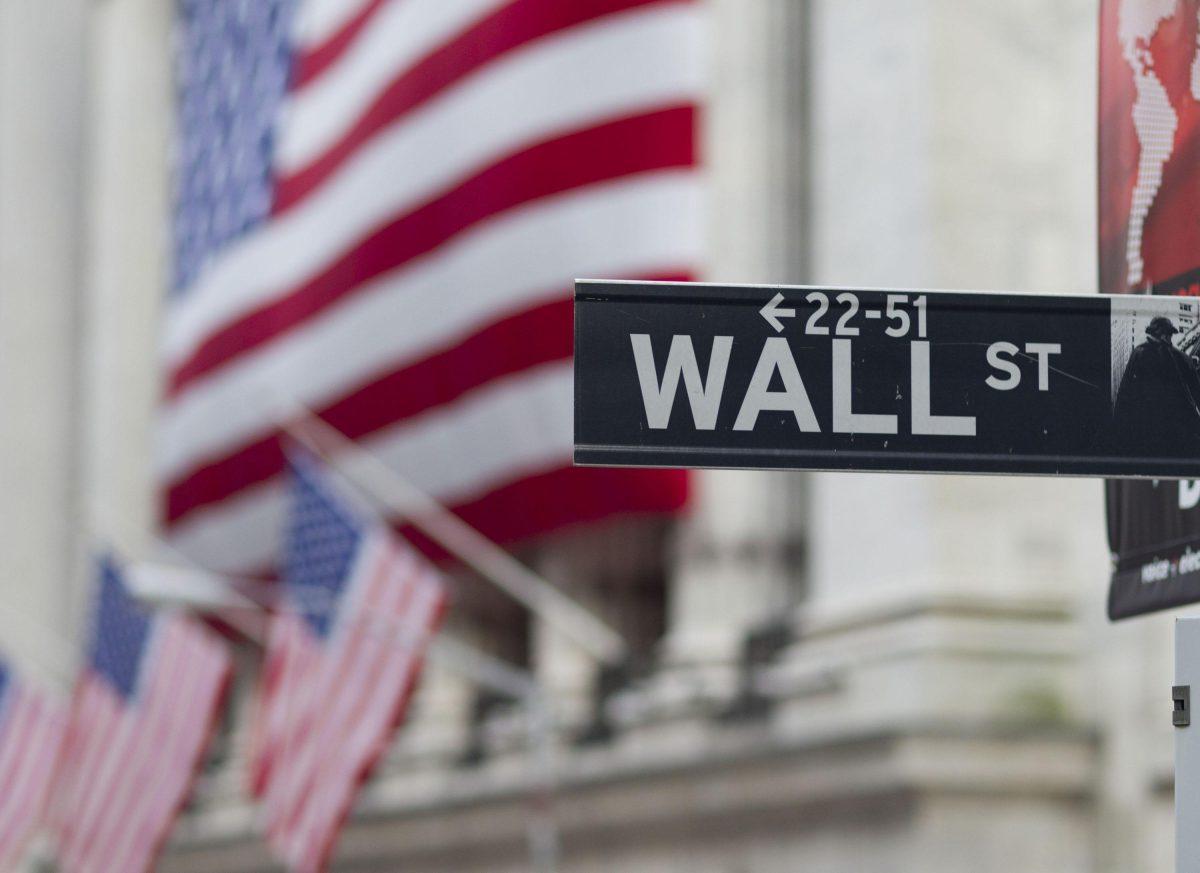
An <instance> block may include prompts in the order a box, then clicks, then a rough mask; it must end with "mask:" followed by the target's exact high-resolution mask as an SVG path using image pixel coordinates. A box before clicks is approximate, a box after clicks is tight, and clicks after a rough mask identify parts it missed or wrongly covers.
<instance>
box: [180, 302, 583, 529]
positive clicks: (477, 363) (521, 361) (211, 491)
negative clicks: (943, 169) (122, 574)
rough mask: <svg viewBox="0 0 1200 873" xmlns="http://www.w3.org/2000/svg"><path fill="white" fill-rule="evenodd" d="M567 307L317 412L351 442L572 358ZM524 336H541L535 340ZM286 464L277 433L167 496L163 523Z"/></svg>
mask: <svg viewBox="0 0 1200 873" xmlns="http://www.w3.org/2000/svg"><path fill="white" fill-rule="evenodd" d="M573 317H574V307H573V306H572V305H571V302H570V301H569V300H568V299H566V298H565V297H564V296H563V295H562V294H555V295H554V298H553V300H552V302H550V303H547V304H545V305H543V306H541V307H538V308H536V309H530V310H526V311H525V312H521V313H519V314H518V315H515V316H513V317H511V318H507V319H505V320H503V321H500V322H497V323H495V324H493V325H491V326H490V327H488V328H486V329H484V330H482V331H480V332H478V333H476V334H474V335H473V336H471V337H470V338H469V339H467V340H464V341H463V342H462V343H459V344H457V345H451V346H450V347H449V348H447V349H445V350H444V351H442V352H440V353H437V354H434V355H433V356H432V357H429V358H427V359H425V360H424V361H422V362H421V363H419V364H414V365H412V366H409V367H405V368H403V369H399V370H396V371H395V372H392V373H389V374H387V375H386V376H384V377H383V378H381V379H378V380H376V381H375V382H372V383H371V384H369V385H365V386H363V387H361V388H358V389H356V390H355V391H353V392H352V393H351V394H350V395H349V396H348V397H346V398H343V399H341V400H339V401H338V402H336V403H334V404H332V405H331V406H329V407H326V408H324V409H320V410H317V414H318V415H320V416H321V417H322V418H324V419H325V420H326V421H328V422H329V423H330V424H332V425H333V426H334V427H336V428H338V430H340V431H341V432H342V433H344V434H345V435H346V436H348V437H351V438H352V439H358V438H360V437H363V436H368V435H370V434H372V433H374V432H375V431H377V430H380V429H381V428H384V427H387V426H388V425H390V424H391V423H393V422H394V421H395V420H396V419H397V418H408V417H410V416H414V415H417V414H419V413H421V412H424V411H426V410H428V409H430V408H432V407H434V406H438V405H440V404H443V403H449V402H453V401H455V400H457V399H459V398H461V397H462V396H463V395H464V394H466V393H467V392H469V391H471V390H473V389H476V388H479V387H480V386H482V385H485V384H487V383H488V382H491V381H493V380H495V379H499V378H502V377H504V376H508V375H512V374H516V373H519V372H521V371H523V370H525V369H527V368H530V367H535V366H538V365H540V364H546V363H550V362H552V361H556V360H561V359H564V358H568V357H570V355H571V325H572V320H573ZM530 337H546V338H547V339H546V340H545V341H543V342H541V343H533V342H528V339H529V338H530ZM284 466H285V457H284V451H283V441H282V435H281V434H280V433H279V432H278V431H276V432H274V433H272V434H271V435H270V436H269V437H266V438H265V439H261V440H258V441H256V442H254V443H251V444H250V445H248V446H246V447H245V448H242V449H240V450H238V451H237V452H236V453H234V454H232V455H229V456H227V457H225V458H222V459H221V460H220V461H218V462H216V463H214V464H211V465H209V466H207V467H204V468H202V469H201V470H199V471H197V472H196V473H194V474H192V475H191V476H189V477H188V478H186V479H184V480H183V481H182V482H181V483H180V484H179V485H177V486H175V487H173V488H172V489H171V490H170V491H169V492H168V494H167V521H168V523H170V524H174V523H175V522H176V521H178V520H179V519H180V518H183V517H185V516H186V515H187V514H188V513H189V512H193V511H195V510H197V509H200V508H203V507H205V506H209V505H212V504H214V503H219V502H221V501H223V500H225V499H226V498H228V497H231V496H233V494H235V493H236V492H237V491H239V490H241V489H242V488H245V487H247V486H248V485H251V484H257V483H261V482H263V481H265V480H267V479H270V478H273V477H274V476H277V475H278V474H280V473H281V472H282V471H283V469H284Z"/></svg>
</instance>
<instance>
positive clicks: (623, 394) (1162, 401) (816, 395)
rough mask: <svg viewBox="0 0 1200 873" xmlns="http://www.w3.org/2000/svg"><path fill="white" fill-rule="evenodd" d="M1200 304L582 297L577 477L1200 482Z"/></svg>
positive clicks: (697, 291)
mask: <svg viewBox="0 0 1200 873" xmlns="http://www.w3.org/2000/svg"><path fill="white" fill-rule="evenodd" d="M1198 347H1200V301H1198V300H1196V299H1189V298H1167V297H1136V296H1113V297H1105V296H1061V297H1060V296H1043V295H1033V294H998V293H979V292H945V291H920V290H895V291H881V290H867V289H843V288H808V287H776V286H771V287H751V286H729V285H695V284H670V283H638V282H579V283H577V285H576V291H575V461H576V463H579V464H593V465H622V466H666V467H749V468H760V469H793V470H794V469H803V470H879V471H925V472H943V473H949V472H958V473H1003V474H1043V475H1055V474H1066V475H1081V476H1091V475H1096V476H1118V477H1145V478H1160V479H1167V478H1197V477H1200V376H1197V370H1198V368H1200V363H1198V362H1197V358H1196V357H1195V355H1196V354H1197V352H1198Z"/></svg>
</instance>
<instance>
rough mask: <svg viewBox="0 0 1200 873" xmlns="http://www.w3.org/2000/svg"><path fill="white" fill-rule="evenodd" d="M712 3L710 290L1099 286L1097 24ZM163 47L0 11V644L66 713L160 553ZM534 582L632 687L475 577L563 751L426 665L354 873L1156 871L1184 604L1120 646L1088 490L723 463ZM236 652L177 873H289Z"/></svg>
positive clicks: (467, 613) (469, 590)
mask: <svg viewBox="0 0 1200 873" xmlns="http://www.w3.org/2000/svg"><path fill="white" fill-rule="evenodd" d="M709 7H710V12H711V19H712V25H711V33H710V40H711V102H710V105H709V107H708V110H707V111H706V112H705V114H704V125H705V134H704V146H705V162H706V166H707V168H708V172H709V174H710V180H711V191H712V194H711V207H710V219H709V228H710V231H709V232H710V244H709V262H708V264H707V267H706V273H707V277H708V278H710V279H713V280H726V281H737V282H791V283H810V284H829V285H852V286H853V285H858V286H887V287H933V288H989V289H1005V290H1022V291H1043V292H1055V293H1074V292H1078V293H1088V292H1091V291H1094V289H1095V285H1096V256H1095V248H1096V246H1095V212H1096V205H1095V151H1096V149H1095V127H1096V121H1095V104H1096V100H1095V89H1096V78H1097V75H1096V41H1097V40H1096V23H1097V16H1098V10H1097V8H1096V3H1095V2H1093V0H1060V2H1056V3H1054V4H1046V3H1036V2H1033V0H1019V2H1009V3H1004V4H996V3H986V2H983V0H966V2H964V0H806V2H799V0H709ZM170 20H171V3H170V2H168V0H101V2H95V0H39V2H37V3H31V2H29V0H0V354H3V355H4V356H5V361H6V366H4V367H0V398H2V400H3V403H2V404H0V409H3V410H4V411H5V412H4V415H3V416H0V441H2V442H3V444H4V445H5V447H6V448H7V449H8V451H5V452H3V453H2V454H0V481H3V483H4V485H5V487H4V488H3V490H2V491H0V516H2V521H3V523H2V524H0V532H2V533H0V535H2V536H3V537H4V542H3V544H2V545H3V548H0V598H3V601H2V602H3V608H0V633H2V634H3V639H4V642H5V647H6V649H11V650H12V651H13V652H14V654H15V656H16V657H18V658H19V659H20V660H21V662H22V663H23V664H24V665H26V666H27V667H28V669H30V670H32V671H34V672H36V673H39V674H41V675H42V676H43V677H44V678H45V679H46V680H47V681H50V682H55V683H59V684H60V685H64V686H65V683H66V682H67V681H68V680H67V677H69V675H70V671H71V669H72V665H73V661H72V659H73V658H74V657H75V656H74V654H73V648H74V641H76V640H77V639H78V637H79V634H80V622H81V617H82V612H83V604H82V599H83V596H84V595H83V592H84V591H85V580H86V577H87V572H88V555H89V553H90V552H91V551H92V550H93V549H95V548H96V547H97V545H98V544H102V543H105V542H108V543H115V544H117V545H118V546H120V547H121V548H122V549H124V550H126V551H128V552H130V553H132V554H135V555H148V554H151V553H153V550H154V548H155V541H154V533H153V529H154V524H153V520H154V518H155V509H154V489H153V482H152V479H151V472H150V470H149V466H148V464H147V463H146V459H147V458H148V457H149V456H150V453H151V452H150V446H151V442H152V439H153V427H152V424H153V407H154V401H155V397H156V395H157V392H158V375H157V371H156V367H155V361H156V358H157V354H156V336H157V322H158V312H159V301H160V298H161V296H162V293H163V288H165V286H166V281H165V275H166V273H165V261H166V259H165V250H166V233H167V231H166V227H167V223H166V219H165V216H166V214H167V210H168V182H167V154H168V152H169V141H170V110H171V92H170V57H169V46H170ZM523 557H524V558H526V559H527V560H529V561H531V562H532V563H534V564H535V565H536V566H537V567H538V569H539V570H541V571H542V573H543V574H544V575H546V576H547V577H549V578H552V579H554V580H555V581H556V582H558V583H559V584H561V585H563V586H564V588H566V589H567V590H569V591H570V592H571V593H572V594H573V595H575V596H577V597H578V598H579V599H581V600H582V601H584V602H585V603H588V604H590V605H592V606H593V607H594V608H596V609H597V610H598V611H599V612H600V613H601V614H603V615H604V616H605V617H606V618H608V619H609V620H610V621H611V622H613V623H614V624H615V625H616V626H618V627H619V628H621V629H622V631H623V632H624V633H625V635H626V636H627V638H628V639H629V640H630V641H631V644H632V646H633V648H634V649H635V650H636V651H637V653H638V655H639V657H638V659H637V663H635V664H634V665H633V666H632V668H631V669H630V670H628V671H624V672H623V673H620V674H618V673H614V672H613V671H604V670H601V669H600V668H599V666H598V665H597V664H595V663H594V662H592V661H591V660H590V659H589V658H588V657H587V656H586V655H585V654H584V653H582V652H581V651H579V650H577V649H576V648H575V647H573V646H572V645H571V644H570V643H569V642H568V641H567V640H565V639H563V638H561V637H560V636H559V635H558V634H557V633H556V632H555V631H554V630H553V629H552V628H550V627H547V626H545V625H543V624H542V623H540V622H539V621H537V620H536V619H531V618H530V617H529V616H527V615H525V614H524V613H523V612H522V611H521V610H519V609H517V608H516V607H515V606H512V605H511V604H509V603H508V602H507V601H505V600H504V599H503V598H502V597H500V596H498V595H496V594H494V593H492V592H490V591H489V590H488V589H487V587H486V586H484V585H483V584H482V583H480V582H479V581H478V580H472V579H470V578H469V577H466V576H464V577H463V578H462V579H461V580H460V581H461V587H462V590H463V591H464V592H465V593H464V597H463V603H462V608H461V610H460V611H459V614H458V615H456V616H455V617H454V618H453V619H452V622H451V630H452V631H453V632H454V633H456V634H457V635H459V636H460V637H462V638H465V639H468V640H470V641H472V642H474V643H475V644H477V645H479V646H480V647H481V648H484V649H486V650H488V651H491V652H492V653H494V654H496V655H499V656H502V657H505V658H507V659H509V660H511V661H513V662H515V663H520V664H524V665H527V666H528V668H529V669H530V670H531V671H532V672H533V673H534V674H535V675H536V676H537V677H538V679H539V681H540V682H541V683H542V684H543V685H544V687H546V688H547V689H549V691H550V694H549V698H550V700H551V701H552V704H553V716H554V718H553V723H552V725H551V729H550V731H549V742H548V743H545V742H542V741H541V740H539V737H542V736H543V734H542V732H541V730H540V727H539V725H538V724H537V723H536V720H531V719H530V718H528V717H527V716H528V713H527V712H526V711H525V710H524V709H522V708H521V707H519V706H516V705H514V704H512V703H511V702H509V701H506V700H503V699H496V698H494V697H492V696H490V695H486V694H482V693H481V692H480V689H479V688H478V687H477V686H476V685H475V684H473V683H472V682H471V681H470V680H469V679H468V678H466V677H464V676H463V675H462V674H461V673H460V672H457V671H455V670H452V669H450V668H449V667H447V666H444V665H439V664H436V663H435V664H431V665H430V667H429V669H428V671H427V674H426V677H425V681H424V683H423V685H422V689H421V691H420V694H419V696H418V699H417V701H416V705H415V707H414V710H413V713H412V717H411V718H410V721H409V723H408V725H407V726H406V727H405V729H404V730H403V732H402V733H401V734H400V736H399V738H398V741H397V742H396V744H395V746H394V748H393V749H392V750H391V751H390V752H389V755H388V757H387V759H386V762H385V765H384V766H383V768H382V770H381V772H380V773H379V774H378V776H377V778H375V779H374V780H373V781H372V783H371V784H370V785H369V786H368V788H367V789H366V791H365V792H364V796H363V797H362V801H361V803H360V805H359V807H358V809H357V810H356V812H355V815H354V816H353V818H352V820H351V822H350V823H349V824H348V826H347V830H346V833H345V836H344V838H343V840H342V843H341V846H340V848H339V852H338V855H337V859H336V868H337V869H344V870H364V871H365V870H395V869H404V870H410V871H430V873H432V871H473V870H478V871H508V870H512V871H517V870H527V869H532V867H531V864H532V863H533V862H531V851H530V845H531V842H532V844H533V845H534V846H535V847H536V846H537V845H544V844H545V843H546V842H547V840H551V841H554V842H557V844H558V852H557V854H558V865H557V867H558V869H560V870H562V871H572V873H574V871H579V873H584V871H601V870H604V871H610V870H621V871H631V873H638V871H646V873H651V871H653V873H659V871H663V873H665V871H683V870H687V871H689V873H710V871H711V873H742V871H745V873H750V871H755V873H758V871H762V873H776V871H778V873H783V871H795V870H819V871H831V873H839V871H846V873H849V871H855V873H863V871H881V873H882V871H889V873H892V871H906V870H912V871H917V870H921V871H939V870H946V871H952V870H953V871H958V870H962V869H965V868H968V867H969V868H970V869H972V870H974V871H977V873H991V871H997V873H998V871H1002V870H1003V871H1011V870H1020V871H1028V873H1110V871H1111V873H1116V871H1122V873H1126V871H1134V870H1136V871H1147V873H1166V871H1168V870H1171V869H1172V857H1171V846H1172V839H1171V834H1172V830H1171V829H1172V815H1171V786H1172V772H1171V734H1170V730H1171V728H1170V721H1169V710H1170V706H1169V686H1170V675H1171V673H1170V648H1171V636H1170V617H1169V616H1159V617H1153V618H1148V619H1142V620H1139V621H1136V622H1132V623H1129V624H1127V625H1121V626H1110V625H1108V624H1107V622H1106V620H1105V619H1104V617H1103V603H1104V597H1105V590H1106V588H1105V587H1106V584H1107V571H1108V563H1107V549H1106V545H1105V541H1104V517H1103V498H1102V487H1101V484H1100V483H1099V482H1097V481H1076V480H1066V479H1063V480H1052V479H1036V480H1035V479H1009V478H966V477H950V476H945V477H918V476H867V475H851V474H839V475H834V474H821V475H789V474H778V473H731V472H706V473H702V474H699V475H698V476H697V487H696V499H695V501H694V503H693V506H692V508H691V510H690V512H689V513H688V515H687V517H686V518H684V519H682V520H681V521H680V522H679V523H678V524H672V525H667V524H662V523H648V522H646V521H645V520H638V519H626V520H621V521H617V522H614V523H611V524H609V525H607V526H605V527H604V528H602V529H598V530H592V531H587V532H582V533H576V534H572V535H569V536H566V537H563V538H559V539H557V540H555V541H552V542H547V543H544V544H540V545H537V546H533V547H531V548H530V549H529V550H527V551H526V552H525V553H523ZM241 656H242V659H243V661H244V662H245V664H246V666H247V669H245V670H243V671H241V674H240V675H241V680H240V686H239V688H238V689H236V693H235V695H234V700H233V707H232V711H231V714H230V717H229V720H228V724H227V725H225V726H224V728H223V730H222V736H221V737H220V740H219V743H218V744H217V749H216V752H215V757H214V760H213V761H212V762H211V766H210V767H209V769H208V771H207V772H206V774H205V775H204V777H203V778H202V780H201V784H200V786H199V789H198V792H197V796H196V798H195V800H194V802H193V804H192V806H191V808H190V809H189V810H188V812H187V814H186V815H185V816H184V818H183V820H182V821H181V823H180V826H179V827H178V829H177V832H176V834H175V835H174V837H173V839H172V841H171V843H170V845H169V846H168V851H167V855H166V857H165V859H164V862H163V865H162V868H163V869H164V870H173V871H201V870H204V871H207V870H244V871H251V870H272V869H275V868H274V867H273V866H272V863H271V861H270V859H269V856H268V855H267V853H266V851H265V848H264V846H263V844H262V841H261V839H260V838H259V837H257V836H256V832H255V829H254V816H253V810H252V809H251V808H250V806H249V805H247V803H246V802H245V801H244V799H243V795H244V792H243V790H242V785H243V783H242V773H241V770H240V764H241V761H242V755H243V752H244V746H245V730H246V711H247V700H248V698H249V695H250V690H251V685H252V681H253V674H252V670H251V669H249V666H250V665H251V664H252V662H253V661H254V653H253V652H252V651H251V650H245V651H243V652H242V653H241ZM543 738H544V737H543ZM547 748H548V749H549V753H548V754H547ZM534 855H535V856H536V855H537V853H536V852H534Z"/></svg>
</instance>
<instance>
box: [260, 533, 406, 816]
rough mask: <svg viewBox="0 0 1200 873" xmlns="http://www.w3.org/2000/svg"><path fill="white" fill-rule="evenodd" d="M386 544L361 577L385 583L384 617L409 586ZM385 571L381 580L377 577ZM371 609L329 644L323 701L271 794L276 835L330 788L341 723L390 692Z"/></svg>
mask: <svg viewBox="0 0 1200 873" xmlns="http://www.w3.org/2000/svg"><path fill="white" fill-rule="evenodd" d="M373 539H374V538H373ZM384 549H386V545H385V544H384V542H383V541H382V540H381V539H380V540H375V541H374V542H373V543H372V546H371V547H370V548H369V549H368V550H365V552H364V554H365V555H370V558H369V559H368V560H365V561H363V567H364V568H365V569H366V574H363V577H362V578H361V579H359V580H356V581H357V582H358V584H360V585H368V586H371V585H379V586H382V587H381V591H380V594H379V598H380V600H381V602H379V603H378V604H376V606H375V607H374V608H373V609H372V610H371V613H370V614H374V615H380V616H382V615H391V614H393V613H394V612H395V611H396V609H397V608H398V607H399V606H400V604H401V602H402V601H404V600H405V599H406V598H408V597H409V593H408V592H409V588H408V586H406V585H398V584H395V579H394V577H393V567H392V566H391V565H392V563H393V562H392V561H391V560H389V558H388V557H387V555H386V553H385V552H384ZM385 562H386V563H385ZM367 574H369V575H367ZM381 574H382V576H383V578H382V579H379V580H376V578H374V577H377V576H379V575H381ZM370 614H364V611H363V610H357V611H355V613H353V614H352V615H350V616H348V618H350V621H349V622H348V623H347V625H346V626H345V627H344V630H346V631H349V633H346V634H344V635H342V636H341V638H340V639H337V640H333V639H331V640H330V645H328V646H327V651H326V654H325V656H324V658H323V659H322V665H321V673H322V676H321V677H320V679H319V684H320V685H321V686H322V687H323V689H324V690H323V693H322V695H321V700H322V703H321V706H320V708H319V710H318V711H317V712H316V717H315V718H314V719H313V720H312V722H311V723H310V724H309V725H308V729H307V731H306V732H305V734H304V735H303V736H299V737H297V738H296V742H295V743H294V744H293V746H292V747H291V748H290V749H289V750H288V752H289V755H288V758H287V760H286V763H285V766H283V767H281V768H280V769H279V778H278V779H277V780H276V781H275V784H274V785H273V786H272V787H273V790H272V792H271V793H270V794H269V795H268V797H267V803H268V806H269V807H270V808H271V812H272V815H271V819H272V833H273V834H275V835H276V836H284V835H286V834H288V833H289V832H290V831H291V830H292V828H291V826H290V825H289V823H290V822H291V821H292V819H293V818H299V817H302V816H303V810H304V807H305V806H306V805H307V804H308V803H310V802H311V797H310V795H315V794H320V793H323V792H325V791H327V790H329V786H327V785H323V784H321V783H320V782H319V781H317V780H316V775H317V772H318V771H319V770H320V769H321V766H322V762H323V760H324V758H325V757H326V756H328V755H330V754H335V755H341V754H342V753H343V750H342V748H341V743H340V740H341V739H342V736H341V731H342V726H343V724H344V723H345V721H346V720H347V719H353V718H355V717H357V716H358V715H359V713H358V708H359V706H360V703H361V701H362V700H363V699H364V698H370V697H372V696H375V697H383V696H384V695H390V694H391V689H390V688H389V687H388V686H385V685H383V684H381V683H379V682H377V681H376V675H375V670H374V669H373V667H374V665H375V664H376V663H377V662H378V661H379V660H380V658H381V657H386V656H385V655H384V654H383V653H385V652H388V651H389V649H390V647H389V646H388V642H389V641H388V640H386V639H384V637H383V636H382V635H374V634H371V633H369V632H366V631H364V629H363V621H364V619H367V620H369V618H370ZM331 750H336V751H335V752H331ZM285 838H286V837H285Z"/></svg>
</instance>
